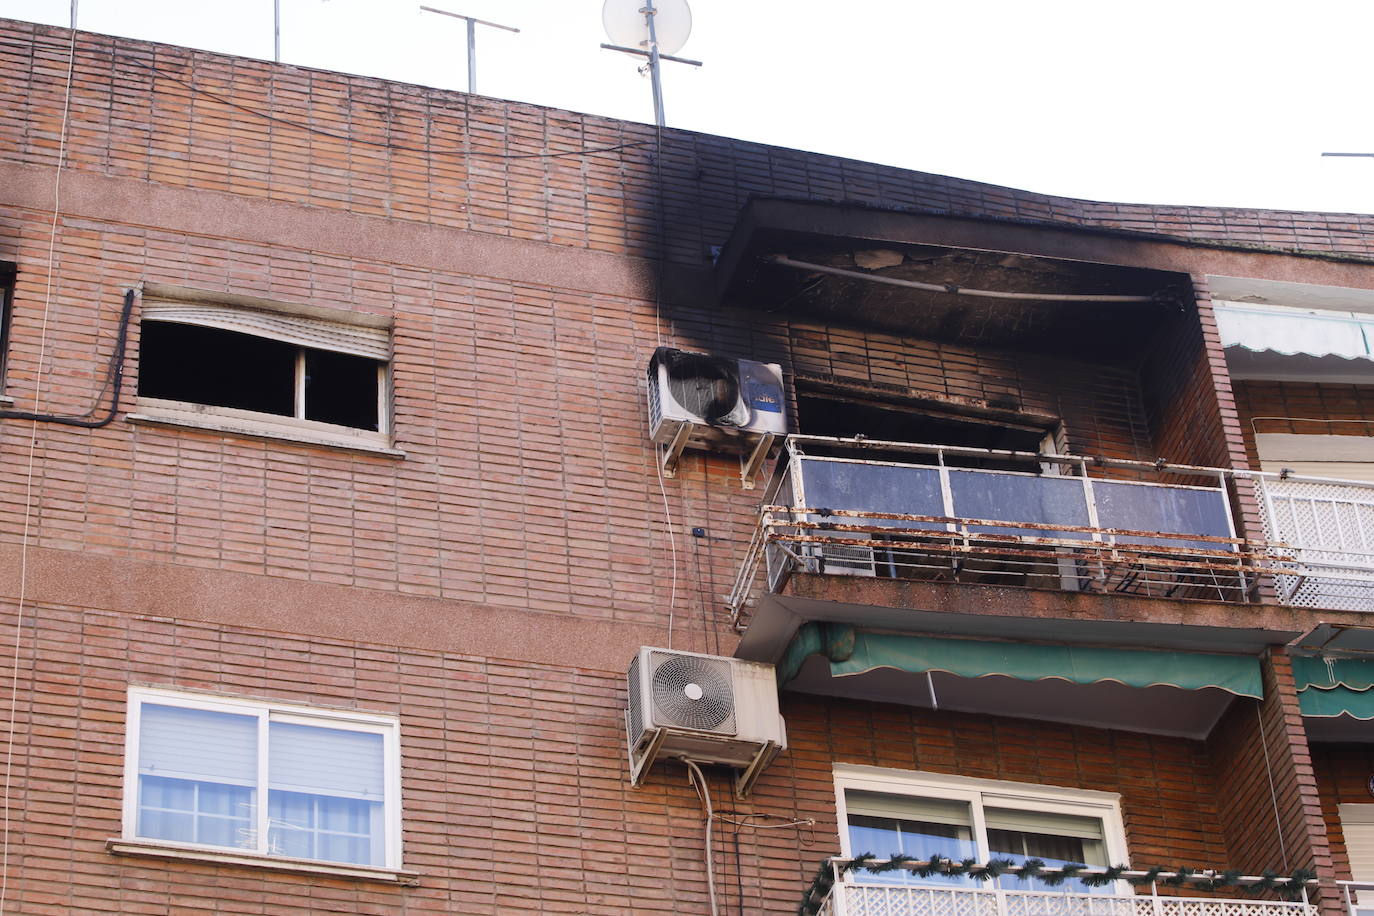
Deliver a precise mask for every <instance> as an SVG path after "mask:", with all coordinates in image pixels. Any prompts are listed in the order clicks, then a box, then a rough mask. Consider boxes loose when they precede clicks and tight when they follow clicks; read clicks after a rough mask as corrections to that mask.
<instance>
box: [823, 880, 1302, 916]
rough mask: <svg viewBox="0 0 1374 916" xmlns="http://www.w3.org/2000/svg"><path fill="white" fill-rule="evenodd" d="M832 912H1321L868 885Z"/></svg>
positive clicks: (945, 915) (1164, 915)
mask: <svg viewBox="0 0 1374 916" xmlns="http://www.w3.org/2000/svg"><path fill="white" fill-rule="evenodd" d="M818 912H820V913H829V914H832V916H1316V913H1317V908H1316V907H1315V906H1311V905H1308V904H1306V903H1289V902H1284V901H1276V900H1238V899H1226V898H1220V897H1159V896H1153V895H1146V894H1141V895H1116V894H1110V893H1096V894H1085V893H1072V892H1067V891H1011V890H998V889H972V888H953V887H924V886H912V885H890V884H869V883H859V882H848V881H842V882H839V883H837V884H835V885H834V887H833V888H832V889H831V892H830V896H829V897H828V898H827V899H826V901H825V903H824V904H823V905H822V907H821V909H820V910H819V911H818Z"/></svg>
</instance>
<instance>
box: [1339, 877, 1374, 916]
mask: <svg viewBox="0 0 1374 916" xmlns="http://www.w3.org/2000/svg"><path fill="white" fill-rule="evenodd" d="M1336 883H1337V884H1338V885H1340V888H1341V896H1342V897H1344V898H1345V910H1346V912H1347V913H1349V914H1350V916H1374V882H1371V881H1337V882H1336ZM1361 898H1363V900H1364V904H1363V905H1361V903H1360V900H1361Z"/></svg>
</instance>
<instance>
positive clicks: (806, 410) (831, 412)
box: [797, 391, 1050, 471]
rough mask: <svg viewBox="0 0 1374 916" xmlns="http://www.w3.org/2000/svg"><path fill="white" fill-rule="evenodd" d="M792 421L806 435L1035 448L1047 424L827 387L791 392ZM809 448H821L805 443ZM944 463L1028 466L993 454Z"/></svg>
mask: <svg viewBox="0 0 1374 916" xmlns="http://www.w3.org/2000/svg"><path fill="white" fill-rule="evenodd" d="M797 425H798V428H799V430H800V431H801V432H802V433H803V434H805V435H810V436H838V437H840V438H853V437H855V436H863V437H864V438H865V439H870V440H884V441H888V442H913V443H921V444H925V445H951V446H964V447H970V448H978V449H997V450H1009V451H1017V452H1031V453H1038V452H1040V451H1042V450H1043V448H1044V447H1045V436H1046V435H1047V434H1049V433H1050V430H1049V429H1045V428H1039V427H1036V426H1031V425H1020V424H1015V423H1005V422H1001V421H998V420H994V419H987V418H982V417H973V416H967V415H960V414H956V413H953V412H949V413H944V412H938V411H935V410H931V409H929V408H927V407H917V406H915V405H911V406H907V405H901V404H897V403H890V402H886V401H876V400H865V399H863V398H858V397H849V396H845V395H839V394H831V393H829V392H818V391H798V392H797ZM807 450H808V451H809V452H812V453H815V454H820V453H821V450H820V449H818V448H817V447H816V446H814V445H808V446H807ZM863 457H865V458H871V459H873V460H875V461H898V462H903V463H907V464H935V463H936V457H935V456H934V455H933V454H922V453H919V452H907V451H897V450H892V451H882V450H878V449H865V450H864V455H863ZM948 463H950V464H954V465H959V466H962V467H980V468H987V469H992V470H1008V471H1033V470H1036V469H1037V466H1036V465H1034V464H1028V462H1026V461H1024V460H1018V459H1011V458H1002V457H994V456H987V457H981V456H962V455H961V456H958V457H954V456H951V457H950V458H949V459H948Z"/></svg>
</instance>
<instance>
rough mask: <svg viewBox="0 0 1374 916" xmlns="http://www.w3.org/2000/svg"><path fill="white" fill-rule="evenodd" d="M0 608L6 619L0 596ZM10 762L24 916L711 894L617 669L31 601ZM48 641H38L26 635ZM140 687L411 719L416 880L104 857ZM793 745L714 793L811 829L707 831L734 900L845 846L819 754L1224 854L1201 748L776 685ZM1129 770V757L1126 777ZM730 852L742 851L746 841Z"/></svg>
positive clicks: (681, 901) (570, 909)
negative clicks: (1118, 816)
mask: <svg viewBox="0 0 1374 916" xmlns="http://www.w3.org/2000/svg"><path fill="white" fill-rule="evenodd" d="M3 611H4V615H3V617H2V618H0V623H3V625H4V626H5V627H6V628H7V629H8V628H12V627H13V626H14V625H15V622H16V621H15V618H14V615H13V608H11V607H5V608H3ZM31 611H32V613H31V614H30V615H29V617H28V619H27V622H26V624H25V626H26V629H27V631H28V633H29V635H30V636H31V637H32V639H31V641H30V642H28V643H27V644H26V648H25V650H24V651H25V653H26V657H24V658H23V659H22V661H23V663H24V664H23V667H22V668H21V671H22V675H21V684H20V695H21V697H23V703H22V704H21V706H20V707H19V709H18V722H19V728H20V729H21V730H22V732H23V733H25V734H27V735H28V736H29V738H28V740H27V742H26V748H25V751H24V752H23V753H21V754H20V755H19V756H18V757H17V758H16V761H15V769H14V774H13V778H14V785H15V787H16V790H17V792H18V793H19V796H20V797H21V798H22V800H23V802H22V811H23V816H22V818H19V819H17V820H15V821H13V822H12V823H11V830H12V833H11V840H10V842H11V852H10V856H11V865H12V870H11V884H10V889H9V894H10V896H9V901H10V904H11V905H12V906H13V908H14V911H15V912H22V913H25V914H49V913H50V914H59V913H61V914H92V913H105V912H119V913H147V914H153V913H198V912H205V913H222V914H247V913H261V914H269V913H271V914H288V913H324V912H349V913H367V914H382V913H400V912H405V913H472V914H480V913H511V912H542V913H587V914H593V913H595V914H617V913H626V912H634V913H660V912H661V913H678V912H705V911H706V908H707V907H706V901H705V898H704V894H705V876H704V872H703V867H704V866H703V851H702V836H701V829H700V828H701V820H700V810H699V808H698V807H697V804H696V799H695V796H694V794H693V792H692V790H691V788H689V787H688V785H687V783H686V779H685V770H683V769H682V768H681V767H680V766H677V765H666V766H661V767H660V768H659V769H656V770H655V771H654V772H653V773H652V774H651V776H650V777H649V779H648V781H647V783H646V785H645V786H644V787H642V788H639V789H631V788H630V787H629V786H628V784H627V782H626V780H625V762H624V758H623V753H624V751H623V735H622V728H623V726H622V724H621V723H622V721H623V720H622V719H621V715H620V713H621V709H622V705H621V704H622V703H623V699H622V698H623V688H622V684H621V681H620V677H619V676H613V675H608V674H606V673H605V672H600V671H589V670H579V669H577V668H571V667H554V666H534V665H528V664H519V665H517V664H511V663H506V662H501V661H495V660H488V659H482V658H473V657H466V656H460V655H451V654H440V653H429V652H423V651H416V650H406V651H399V650H396V649H387V648H384V647H378V646H363V645H357V644H350V643H346V642H339V641H326V640H319V639H306V638H302V637H296V636H292V635H290V634H283V633H265V632H261V631H250V630H245V629H241V628H235V627H219V626H208V625H200V624H189V623H186V622H178V621H176V620H170V619H166V618H148V617H139V616H136V615H124V614H109V613H102V612H82V611H78V610H74V609H70V608H63V607H41V608H35V609H31ZM30 646H37V647H38V648H39V651H38V654H37V655H36V656H32V655H29V654H28V653H29V651H30V649H29V647H30ZM130 684H135V685H145V686H163V687H171V688H178V689H186V690H202V691H212V692H223V693H228V694H231V695H233V696H240V697H255V698H264V699H269V700H273V701H277V702H286V703H300V704H307V705H313V706H323V707H334V708H345V709H362V710H366V711H371V712H380V713H385V714H396V715H399V716H400V720H401V734H402V752H403V786H402V791H403V796H404V814H405V824H404V827H405V839H404V843H405V864H406V867H407V868H409V869H412V870H415V871H417V872H419V873H420V875H421V886H420V887H418V888H393V887H385V886H378V885H375V884H368V883H355V882H350V881H345V880H337V879H327V878H320V877H318V876H309V877H307V876H294V875H281V874H269V873H260V872H257V871H255V870H253V869H249V868H242V867H231V866H214V865H197V864H191V863H186V862H178V863H174V864H173V863H162V862H156V861H147V860H141V859H125V858H116V857H112V856H110V855H109V854H108V853H107V852H106V851H105V848H104V843H105V841H106V840H107V839H108V838H110V837H114V836H118V834H119V830H120V824H119V819H120V800H121V798H122V796H123V789H122V779H123V746H124V745H123V742H124V717H125V712H126V710H125V701H126V693H125V692H126V689H127V687H128V686H129V685H130ZM783 711H784V714H785V715H786V717H787V720H788V724H789V732H790V734H789V739H790V741H791V747H790V749H789V750H788V752H787V754H786V755H785V756H784V757H783V758H782V759H781V761H780V762H779V764H778V765H777V766H775V767H773V768H772V769H770V770H769V771H768V772H767V773H765V775H764V776H763V779H762V781H761V782H760V783H759V786H758V788H757V790H756V792H755V794H754V795H753V796H751V798H750V799H749V800H747V801H746V802H742V803H737V802H735V801H734V800H733V798H732V796H731V795H730V793H729V791H728V783H727V781H726V779H725V778H724V776H723V774H721V773H720V772H718V771H714V770H712V771H709V772H710V780H711V783H712V791H713V795H714V800H715V801H716V803H717V805H718V806H719V809H720V810H723V811H726V812H730V811H735V812H737V813H742V814H767V815H772V816H774V817H775V818H777V819H793V818H815V819H816V821H817V823H816V825H815V827H814V828H805V827H803V828H800V829H799V830H791V829H783V830H779V829H770V830H748V829H742V830H739V831H737V835H736V831H734V830H733V829H732V828H731V827H729V826H726V825H722V826H721V827H720V828H719V829H718V831H717V835H718V842H717V844H716V854H717V861H716V868H717V873H718V876H719V885H720V887H721V893H722V899H721V904H722V906H723V907H724V911H726V912H729V911H731V909H732V908H734V907H736V906H738V905H739V904H740V897H739V895H740V893H741V888H742V892H743V898H744V899H743V904H744V907H745V909H746V910H747V911H748V912H766V913H776V914H784V913H790V912H793V911H794V909H795V905H796V900H797V899H798V898H799V897H800V894H801V891H802V890H803V889H804V888H805V886H806V884H807V883H808V882H809V880H810V876H811V874H812V873H813V872H814V870H815V868H816V866H817V865H818V864H819V862H820V860H821V859H822V858H824V857H825V856H827V855H831V854H836V853H838V851H839V845H838V837H837V827H836V823H835V799H834V784H833V780H832V769H831V768H832V764H833V763H851V764H868V765H874V766H883V767H894V768H900V769H921V770H926V771H929V772H935V773H962V774H964V775H969V776H979V777H987V778H993V779H1008V780H1017V781H1022V782H1033V783H1040V784H1047V785H1056V786H1068V787H1077V788H1085V789H1097V790H1104V791H1116V792H1121V793H1122V796H1123V798H1122V809H1123V814H1124V817H1125V823H1126V829H1127V834H1128V842H1129V844H1130V849H1131V853H1132V856H1133V857H1134V858H1135V860H1136V861H1141V862H1160V863H1165V864H1170V863H1178V862H1188V863H1192V864H1196V865H1205V864H1217V865H1218V866H1220V865H1221V864H1222V863H1225V862H1227V861H1228V855H1229V851H1228V848H1227V845H1226V843H1225V840H1224V838H1223V837H1224V834H1223V831H1222V830H1221V829H1220V822H1219V820H1218V813H1217V811H1216V809H1215V807H1214V801H1213V800H1214V799H1215V798H1216V797H1217V795H1218V793H1217V791H1216V788H1217V787H1218V785H1219V784H1218V783H1217V782H1216V781H1215V779H1214V777H1213V776H1212V763H1211V761H1210V758H1209V754H1208V752H1207V750H1206V748H1205V746H1204V745H1203V744H1202V743H1201V742H1195V741H1187V740H1183V739H1175V738H1164V737H1153V736H1146V735H1137V734H1130V733H1126V732H1116V731H1106V730H1102V729H1096V728H1087V727H1077V726H1069V725H1056V724H1053V723H1044V722H1041V723H1032V722H1025V721H1018V720H1012V719H1002V718H998V717H995V716H981V717H968V716H964V715H960V714H956V713H931V712H928V711H921V710H916V709H909V708H905V707H897V706H886V705H882V704H865V705H864V707H863V708H856V707H855V705H854V704H853V703H847V702H841V701H832V700H826V699H822V698H807V697H791V696H789V697H787V698H786V700H785V705H784V710H783ZM1122 774H1130V778H1129V779H1122V778H1121V775H1122ZM736 849H737V850H738V851H737V852H736Z"/></svg>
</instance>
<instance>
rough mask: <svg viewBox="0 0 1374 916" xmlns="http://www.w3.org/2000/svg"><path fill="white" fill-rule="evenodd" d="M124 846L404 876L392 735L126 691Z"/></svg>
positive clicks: (282, 712)
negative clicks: (185, 848)
mask: <svg viewBox="0 0 1374 916" xmlns="http://www.w3.org/2000/svg"><path fill="white" fill-rule="evenodd" d="M130 702H131V707H132V708H131V715H130V722H131V726H132V732H133V733H132V734H131V736H130V737H131V742H130V749H131V754H130V760H129V761H128V763H127V766H126V772H127V774H128V775H127V783H126V791H127V792H129V793H130V798H129V799H128V800H126V806H125V811H126V826H125V835H126V837H128V838H130V839H137V840H145V841H149V840H151V841H159V840H160V841H169V842H173V843H177V844H191V845H198V846H205V847H210V848H225V847H227V848H231V849H234V850H236V851H238V850H247V851H249V852H253V853H256V854H260V855H264V856H286V857H290V858H299V859H314V860H318V861H321V862H335V863H346V864H354V865H368V866H376V867H391V868H396V867H399V849H398V848H397V847H398V845H399V837H400V830H399V826H400V820H399V811H398V805H399V797H398V796H399V793H398V783H397V779H396V768H397V765H398V759H397V750H396V735H395V732H396V725H395V722H394V721H389V720H387V719H385V718H380V717H376V716H363V715H357V716H351V715H348V714H339V713H332V712H331V713H328V714H319V715H312V714H311V712H310V711H309V710H306V709H301V708H298V707H275V706H271V705H268V704H263V703H254V702H249V701H239V700H233V699H225V698H222V697H201V696H196V695H190V694H184V695H182V694H172V693H169V692H166V691H157V690H151V689H143V688H135V689H134V690H131V691H130Z"/></svg>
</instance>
